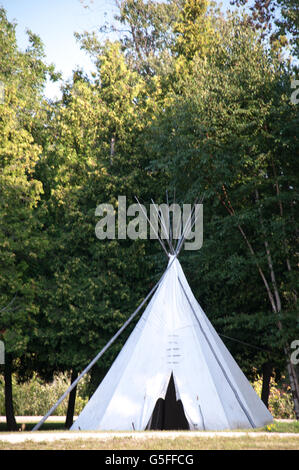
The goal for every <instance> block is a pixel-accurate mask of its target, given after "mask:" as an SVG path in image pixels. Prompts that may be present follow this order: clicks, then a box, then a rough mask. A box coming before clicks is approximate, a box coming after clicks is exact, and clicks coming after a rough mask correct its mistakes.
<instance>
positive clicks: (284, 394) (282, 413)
mask: <svg viewBox="0 0 299 470" xmlns="http://www.w3.org/2000/svg"><path fill="white" fill-rule="evenodd" d="M283 379H284V380H285V377H283ZM253 387H254V389H255V391H256V393H257V394H258V395H260V394H261V390H262V378H261V377H259V378H258V379H257V380H256V381H255V382H254V383H253ZM269 411H270V413H271V414H272V416H273V418H277V419H286V418H287V419H295V418H296V417H295V412H294V402H293V398H292V393H291V390H290V387H289V386H287V385H285V382H284V381H281V383H280V384H278V383H277V382H276V381H275V378H274V377H271V381H270V395H269ZM268 430H269V431H272V432H273V431H274V430H276V429H275V427H273V425H270V426H269V429H268Z"/></svg>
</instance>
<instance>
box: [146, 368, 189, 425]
mask: <svg viewBox="0 0 299 470" xmlns="http://www.w3.org/2000/svg"><path fill="white" fill-rule="evenodd" d="M146 429H156V430H157V429H159V430H166V429H168V430H175V429H180V430H183V429H189V424H188V421H187V418H186V416H185V413H184V407H183V404H182V402H181V400H176V394H175V385H174V380H173V374H171V377H170V380H169V384H168V387H167V392H166V395H165V400H163V399H162V398H159V400H157V403H156V405H155V408H154V411H153V414H152V416H151V419H150V420H149V422H148V425H147V427H146Z"/></svg>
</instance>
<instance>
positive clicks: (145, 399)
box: [71, 256, 272, 430]
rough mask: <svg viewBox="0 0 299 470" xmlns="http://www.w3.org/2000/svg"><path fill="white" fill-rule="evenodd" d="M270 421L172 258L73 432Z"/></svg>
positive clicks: (210, 427) (196, 427)
mask: <svg viewBox="0 0 299 470" xmlns="http://www.w3.org/2000/svg"><path fill="white" fill-rule="evenodd" d="M171 388H172V390H171ZM271 421H272V416H271V414H270V413H269V411H268V410H267V408H266V406H265V405H264V404H263V402H262V401H261V400H260V398H259V397H258V396H257V394H256V393H255V391H254V390H253V388H252V387H251V385H250V383H249V382H248V380H247V379H246V377H245V376H244V374H243V373H242V371H241V370H240V368H239V366H238V365H237V364H236V362H235V360H234V359H233V357H232V356H231V354H230V353H229V351H228V350H227V348H226V347H225V345H224V344H223V342H222V341H221V339H220V338H219V336H218V334H217V333H216V331H215V329H214V328H213V326H212V325H211V323H210V321H209V320H208V318H207V316H206V315H205V313H204V312H203V310H202V309H201V307H200V305H199V304H198V302H197V301H196V299H195V297H194V295H193V294H192V292H191V289H190V287H189V285H188V282H187V280H186V277H185V275H184V273H183V270H182V268H181V265H180V263H179V261H178V259H177V258H176V256H170V260H169V263H168V269H167V270H166V272H165V274H164V277H163V279H162V282H161V283H160V284H159V287H158V288H157V290H156V292H155V294H154V295H153V297H152V299H151V301H150V303H149V304H148V306H147V308H146V309H145V311H144V313H143V315H142V316H141V318H140V320H139V321H138V323H137V325H136V327H135V328H134V330H133V332H132V333H131V335H130V336H129V338H128V340H127V342H126V343H125V345H124V347H123V348H122V350H121V352H120V353H119V355H118V356H117V358H116V359H115V361H114V363H113V364H112V367H111V368H110V370H109V371H108V373H107V375H106V376H105V378H104V379H103V381H102V383H101V384H100V386H99V387H98V389H97V390H96V391H95V393H94V395H93V396H92V397H91V399H90V401H89V402H88V403H87V405H86V406H85V408H84V409H83V411H82V412H81V414H80V415H79V417H78V419H77V420H76V421H75V423H74V424H73V426H72V427H71V429H72V430H144V429H152V428H154V429H157V428H162V429H165V428H166V429H167V428H168V429H176V428H177V429H178V428H183V429H186V428H187V429H192V430H223V429H238V428H254V427H260V426H263V425H265V424H267V423H269V422H271Z"/></svg>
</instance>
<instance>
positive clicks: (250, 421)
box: [178, 277, 256, 428]
mask: <svg viewBox="0 0 299 470" xmlns="http://www.w3.org/2000/svg"><path fill="white" fill-rule="evenodd" d="M178 280H179V283H180V285H181V287H182V289H183V292H184V294H185V296H186V299H187V300H188V303H189V305H190V307H191V309H192V312H193V314H194V317H195V319H196V321H197V323H198V325H199V328H200V330H201V332H202V334H203V336H204V338H205V340H206V342H207V344H208V346H209V348H210V349H211V351H212V353H213V355H214V357H215V359H216V361H217V363H218V365H219V367H220V369H221V371H222V373H223V376H224V377H225V379H226V381H227V383H228V384H229V386H230V388H231V390H232V391H233V393H234V395H235V397H236V399H237V401H238V403H239V405H240V407H241V409H242V410H243V412H244V414H245V416H246V417H247V420H248V422H249V424H250V425H251V426H252V428H255V427H256V426H255V424H254V422H253V420H252V418H251V416H250V414H249V412H248V411H247V409H246V407H245V405H244V404H243V403H242V400H241V398H240V397H239V394H238V392H237V390H236V389H235V387H234V385H233V384H232V382H231V381H230V379H229V377H228V375H227V373H226V371H225V369H224V368H223V366H222V364H221V361H220V360H219V358H218V356H217V354H216V352H215V350H214V348H213V346H212V344H211V343H210V341H209V338H208V337H207V335H206V333H205V331H204V329H203V328H202V325H201V324H200V321H199V320H198V318H197V315H196V313H195V311H194V308H193V305H192V303H191V302H190V300H189V297H188V296H187V294H186V291H185V289H184V286H183V284H182V282H181V280H180V278H179V277H178Z"/></svg>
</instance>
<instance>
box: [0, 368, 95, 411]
mask: <svg viewBox="0 0 299 470" xmlns="http://www.w3.org/2000/svg"><path fill="white" fill-rule="evenodd" d="M88 380H89V379H88V377H87V376H86V377H84V378H83V379H82V380H81V382H79V384H78V386H77V398H76V407H75V414H76V415H77V414H79V413H80V412H81V411H82V409H83V408H84V406H85V405H86V403H87V401H88V396H87V393H86V390H87V386H88ZM69 385H70V377H69V374H67V373H65V374H58V375H55V377H54V379H53V381H52V382H50V383H45V382H43V381H42V380H41V379H40V378H39V377H38V376H37V374H34V375H33V377H32V378H31V379H30V380H29V381H26V382H23V383H18V382H17V377H16V376H15V375H13V389H14V410H15V413H16V415H17V416H44V415H45V414H46V413H47V411H48V410H49V406H50V404H54V403H55V402H56V401H57V400H58V399H59V398H60V397H61V395H62V394H63V393H64V392H65V390H66V389H67V387H68V386H69ZM67 403H68V401H67V399H65V400H64V401H63V402H62V403H61V404H60V405H59V407H58V408H57V409H56V411H55V414H56V415H57V416H65V415H66V412H67ZM0 415H1V416H3V415H5V408H4V380H3V378H2V377H1V376H0Z"/></svg>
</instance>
